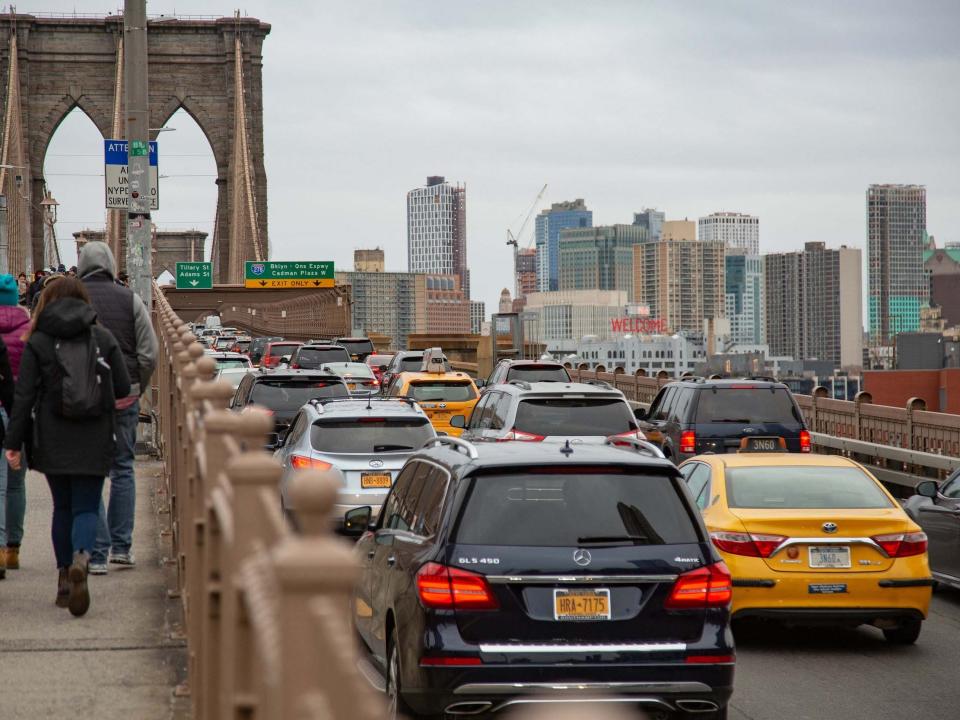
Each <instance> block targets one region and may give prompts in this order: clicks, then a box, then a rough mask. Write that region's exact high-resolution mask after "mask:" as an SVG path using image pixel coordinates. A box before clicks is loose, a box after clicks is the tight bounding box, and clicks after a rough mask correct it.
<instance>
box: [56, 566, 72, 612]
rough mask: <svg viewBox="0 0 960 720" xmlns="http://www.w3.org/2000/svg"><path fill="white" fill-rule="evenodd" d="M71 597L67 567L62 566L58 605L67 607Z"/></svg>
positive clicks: (58, 583) (58, 587) (58, 582)
mask: <svg viewBox="0 0 960 720" xmlns="http://www.w3.org/2000/svg"><path fill="white" fill-rule="evenodd" d="M69 599H70V580H68V579H67V568H65V567H62V568H60V578H59V579H58V580H57V607H66V606H67V602H68V601H69Z"/></svg>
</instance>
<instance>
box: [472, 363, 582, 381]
mask: <svg viewBox="0 0 960 720" xmlns="http://www.w3.org/2000/svg"><path fill="white" fill-rule="evenodd" d="M511 380H525V381H526V382H564V383H568V382H571V380H570V373H568V372H567V369H566V368H565V367H564V366H563V363H558V362H554V361H552V360H510V359H507V360H501V361H500V362H498V363H497V366H496V367H495V368H494V369H493V372H492V373H490V377H488V378H487V379H486V380H477V387H490V386H491V385H499V384H501V383H508V382H510V381H511Z"/></svg>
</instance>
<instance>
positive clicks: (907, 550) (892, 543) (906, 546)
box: [872, 532, 927, 558]
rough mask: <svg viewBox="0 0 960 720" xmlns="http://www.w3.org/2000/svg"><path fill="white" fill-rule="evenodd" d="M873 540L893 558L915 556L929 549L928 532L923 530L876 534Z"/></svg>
mask: <svg viewBox="0 0 960 720" xmlns="http://www.w3.org/2000/svg"><path fill="white" fill-rule="evenodd" d="M872 540H873V541H874V542H875V543H876V544H877V545H879V546H880V547H882V548H883V551H884V552H885V553H886V554H887V555H889V556H890V557H892V558H902V557H913V556H914V555H923V554H924V553H925V552H926V551H927V534H926V533H922V532H912V533H894V534H893V535H874V536H873V538H872Z"/></svg>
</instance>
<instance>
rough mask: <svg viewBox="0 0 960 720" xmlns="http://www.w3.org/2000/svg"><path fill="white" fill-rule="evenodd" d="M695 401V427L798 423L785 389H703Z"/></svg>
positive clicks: (796, 414) (794, 408)
mask: <svg viewBox="0 0 960 720" xmlns="http://www.w3.org/2000/svg"><path fill="white" fill-rule="evenodd" d="M699 395H700V397H699V398H698V401H697V419H696V422H698V423H722V422H734V423H764V422H771V423H789V424H791V425H792V424H795V423H801V424H802V422H803V421H802V420H801V418H800V417H799V415H798V413H797V408H796V406H795V405H794V403H793V398H792V397H791V396H790V393H789V392H788V391H787V390H786V389H785V388H774V389H773V390H771V389H770V388H765V387H744V388H715V389H712V388H711V389H707V388H704V389H703V390H701V391H700V393H699Z"/></svg>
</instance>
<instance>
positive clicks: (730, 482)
mask: <svg viewBox="0 0 960 720" xmlns="http://www.w3.org/2000/svg"><path fill="white" fill-rule="evenodd" d="M725 475H726V481H727V505H728V506H729V507H732V508H744V509H746V508H757V509H770V510H775V509H781V508H782V509H789V510H808V509H809V510H813V509H821V508H823V509H854V508H888V507H892V503H891V502H890V499H889V498H888V497H887V496H886V495H885V494H884V492H883V491H882V490H881V489H880V488H879V487H878V486H877V483H876V482H875V481H874V480H873V478H871V477H870V476H868V475H867V474H865V473H864V472H863V471H862V470H860V469H859V468H855V467H804V466H786V467H739V468H727V470H726V473H725Z"/></svg>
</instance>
